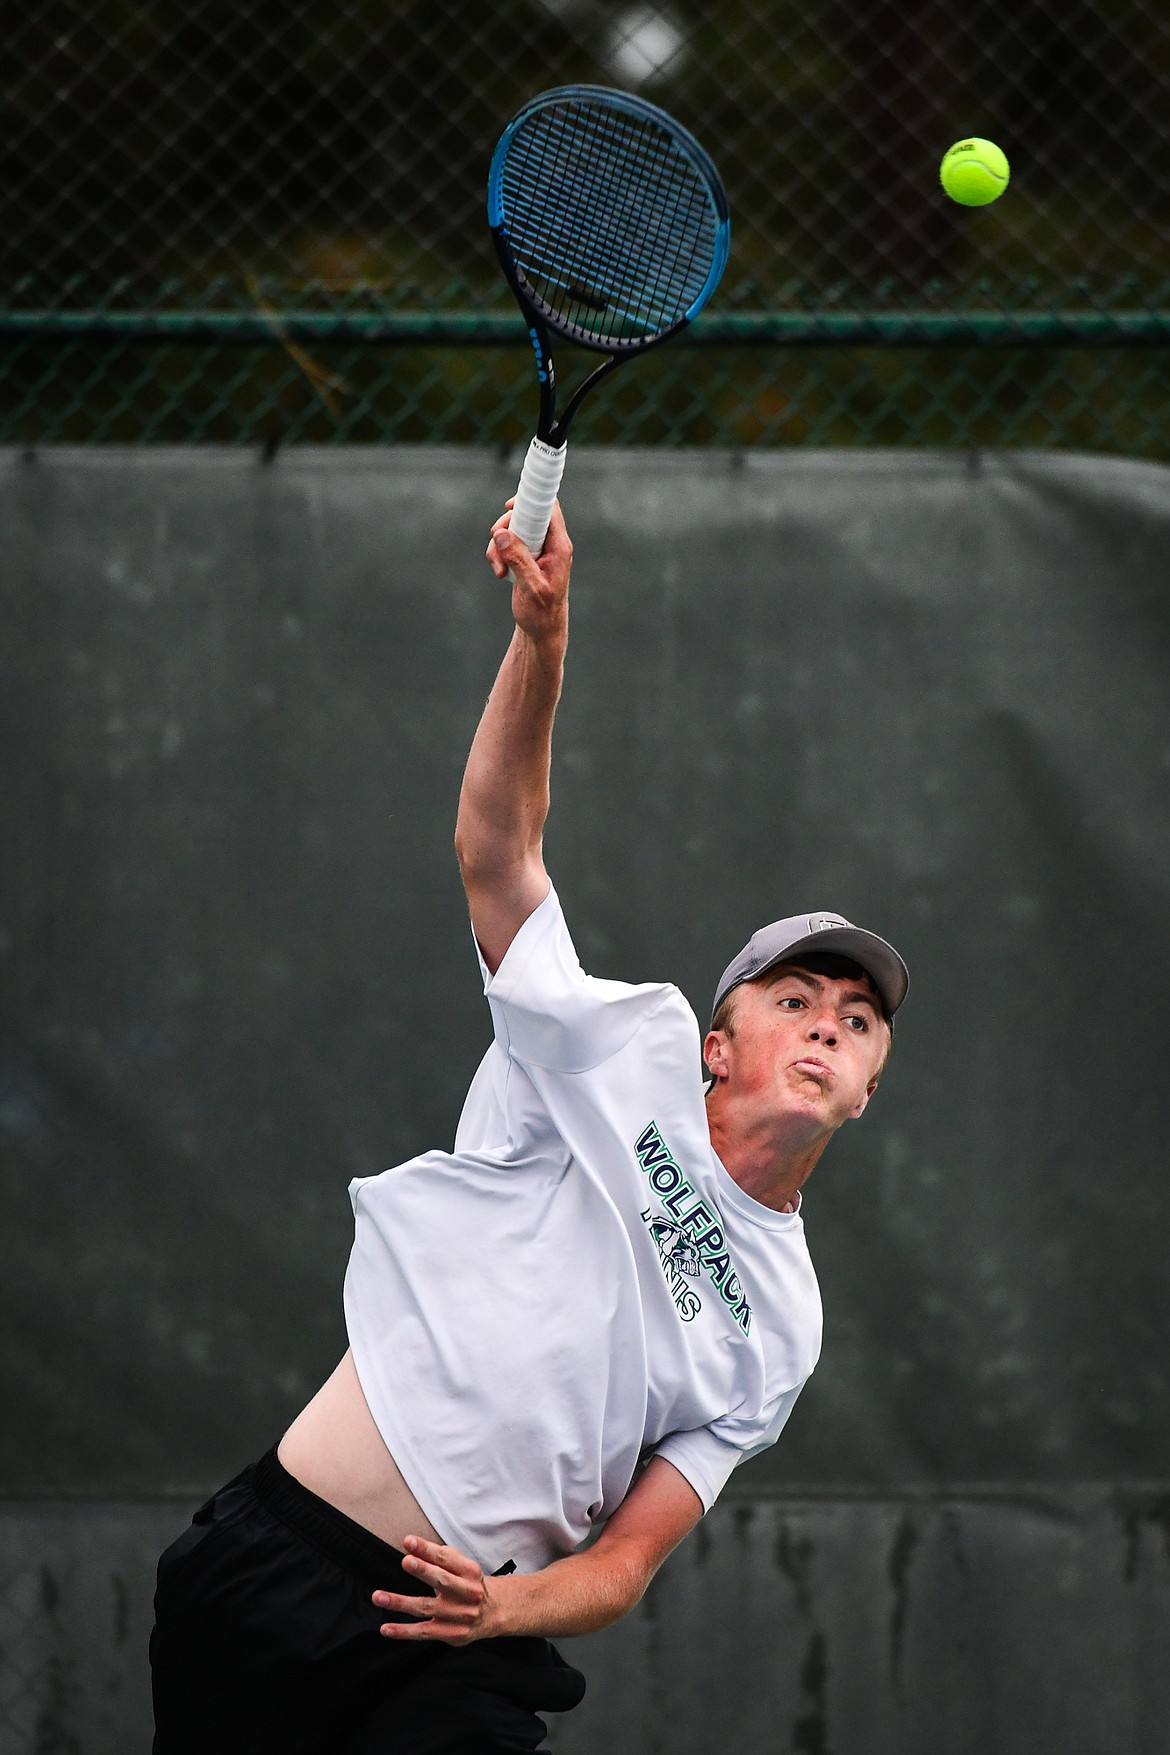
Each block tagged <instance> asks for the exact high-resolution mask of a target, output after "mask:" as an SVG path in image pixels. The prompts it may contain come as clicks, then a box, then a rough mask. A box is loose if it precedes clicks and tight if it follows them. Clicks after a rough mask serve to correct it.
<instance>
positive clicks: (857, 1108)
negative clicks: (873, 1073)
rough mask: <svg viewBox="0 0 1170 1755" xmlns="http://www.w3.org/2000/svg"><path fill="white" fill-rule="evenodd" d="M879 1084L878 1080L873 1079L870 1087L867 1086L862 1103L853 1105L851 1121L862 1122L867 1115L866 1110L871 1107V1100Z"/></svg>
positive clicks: (850, 1115)
mask: <svg viewBox="0 0 1170 1755" xmlns="http://www.w3.org/2000/svg"><path fill="white" fill-rule="evenodd" d="M877 1083H878V1082H877V1080H876V1079H873V1080H872V1081H871V1082H870V1083H869V1084H868V1085H866V1087H865V1096H864V1097H863V1098H862V1099H861V1101H860V1103H855V1104H854V1105H853V1108H852V1109H851V1110H850V1111H849V1119H850V1121H860V1120H861V1118H862V1116H863V1115H864V1114H865V1111H866V1109H867V1108H868V1107H869V1100H870V1098H871V1097H872V1096H873V1094H874V1092H875V1091H876V1090H877Z"/></svg>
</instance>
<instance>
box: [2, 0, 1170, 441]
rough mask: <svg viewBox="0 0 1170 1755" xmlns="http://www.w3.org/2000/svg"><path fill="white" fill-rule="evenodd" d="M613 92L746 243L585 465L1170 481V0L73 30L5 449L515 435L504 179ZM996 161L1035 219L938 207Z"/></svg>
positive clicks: (20, 136) (257, 1)
mask: <svg viewBox="0 0 1170 1755" xmlns="http://www.w3.org/2000/svg"><path fill="white" fill-rule="evenodd" d="M580 80H585V81H598V82H601V83H608V84H617V85H620V86H624V87H626V88H628V89H633V90H638V91H641V92H643V93H644V94H645V95H646V96H648V97H650V98H652V99H653V100H655V101H657V102H659V103H662V104H663V105H665V106H666V107H667V108H669V109H670V110H672V111H673V112H674V113H675V114H676V115H677V116H678V117H679V118H680V120H682V121H683V122H685V123H686V124H687V125H688V126H689V127H690V128H692V129H693V130H694V131H695V132H696V133H697V134H698V135H699V137H700V139H702V140H703V141H705V142H706V143H707V145H708V146H709V148H710V149H711V150H712V151H713V152H714V154H715V156H716V158H717V160H718V162H719V165H720V168H721V171H722V173H723V176H724V178H725V180H726V183H727V188H728V192H729V196H730V200H731V207H732V213H733V216H734V225H733V232H732V238H733V243H732V254H731V263H730V267H729V269H728V273H727V277H726V279H725V281H724V285H723V289H722V291H721V293H720V296H719V299H718V301H717V302H716V304H715V306H714V308H713V309H712V310H710V311H709V312H708V314H707V315H705V317H704V319H703V322H702V324H701V325H699V327H698V330H697V332H696V334H695V335H694V337H693V341H692V343H691V344H690V347H689V348H688V350H687V351H686V352H683V351H682V350H675V351H674V352H669V353H666V354H663V355H661V356H659V357H658V358H657V359H655V360H653V361H647V362H646V364H645V366H644V368H642V369H641V371H640V376H639V379H638V382H637V384H636V385H635V384H633V383H630V382H627V383H622V382H621V380H620V379H619V381H618V382H617V383H616V384H614V385H613V386H612V387H611V388H610V390H609V392H608V394H607V395H606V396H605V397H604V398H596V399H594V400H592V401H591V402H590V403H588V404H587V405H586V408H585V409H584V411H583V413H582V417H581V422H580V423H579V426H578V430H577V436H578V441H579V442H580V441H583V440H587V439H595V440H604V441H606V442H617V443H623V444H655V445H658V444H676V445H677V444H709V443H714V444H724V445H799V444H807V443H812V444H817V445H853V444H881V445H891V444H895V445H896V444H903V443H909V444H916V445H924V444H931V445H939V444H941V445H950V444H959V445H969V444H983V445H1053V444H1054V445H1063V446H1076V447H1091V448H1093V449H1103V450H1109V451H1116V452H1124V453H1128V454H1137V455H1145V456H1158V457H1161V456H1164V455H1165V449H1166V444H1167V438H1166V432H1165V423H1164V408H1163V403H1162V382H1163V377H1164V374H1165V361H1166V353H1165V349H1166V347H1167V342H1168V337H1167V329H1166V321H1165V312H1166V308H1167V303H1168V300H1167V286H1168V284H1170V236H1168V228H1167V224H1166V218H1165V215H1166V202H1165V192H1164V188H1163V178H1162V175H1161V171H1160V167H1161V165H1162V164H1163V163H1164V160H1165V155H1166V151H1167V142H1168V135H1170V117H1168V115H1167V108H1166V91H1167V83H1168V81H1170V23H1168V21H1167V19H1166V17H1165V13H1164V10H1163V9H1162V8H1161V7H1159V6H1158V5H1156V4H1154V3H1153V0H1111V3H1110V4H1105V0H1072V3H1071V4H1068V5H1062V6H1057V5H1056V4H1054V3H1053V0H1020V4H1018V5H1015V6H1010V7H1005V6H1002V5H996V4H991V3H990V0H973V3H972V4H971V5H968V6H963V7H956V6H948V5H945V4H939V3H938V0H909V3H908V4H905V5H893V4H886V3H885V0H857V3H856V4H851V5H844V4H838V3H837V0H813V3H812V4H809V5H801V6H797V5H790V4H785V3H784V0H712V3H711V4H707V5H695V4H688V3H686V0H681V3H679V4H671V5H669V6H666V5H664V6H663V7H662V8H658V7H656V6H653V5H647V4H625V3H623V0H503V3H502V4H498V5H493V6H490V7H485V6H483V5H482V4H479V3H478V0H413V3H411V4H401V3H397V0H384V3H383V4H377V3H376V0H339V3H338V4H336V5H333V6H330V7H329V8H325V7H324V6H322V5H321V4H320V3H319V0H308V3H304V0H302V3H300V4H286V3H281V4H277V3H276V0H248V3H247V4H244V5H239V4H229V3H228V0H202V3H200V4H194V5H191V6H186V7H183V8H182V9H181V10H176V9H175V8H173V7H169V6H164V5H161V4H150V3H148V0H124V3H123V4H114V3H112V0H106V3H105V4H101V5H98V6H90V7H79V6H77V5H70V4H64V3H62V0H46V3H45V4H44V5H40V6H37V7H35V8H30V9H28V10H26V11H25V12H24V13H23V14H22V15H21V16H20V17H18V18H16V19H14V21H13V23H12V26H11V28H10V32H9V37H8V50H7V56H6V67H5V72H4V78H3V93H2V101H0V115H2V117H3V131H2V137H0V289H2V296H3V310H2V311H0V338H2V339H3V341H4V344H5V358H4V367H3V376H2V378H0V433H2V434H3V435H4V436H6V437H8V438H9V439H11V440H12V441H14V442H17V443H35V442H38V441H40V440H54V441H57V440H70V441H88V440H92V439H101V440H118V441H120V442H135V441H139V440H151V441H157V440H166V441H181V442H185V441H188V440H193V439H194V440H203V439H211V440H219V441H231V442H236V441H247V440H253V439H261V440H266V441H268V442H270V443H277V442H282V441H284V440H312V441H314V442H333V441H343V442H344V441H364V442H376V441H386V440H400V441H413V442H427V443H429V442H433V441H435V440H448V441H485V440H486V441H490V442H493V443H501V442H510V441H513V440H516V439H519V438H520V437H521V436H522V434H523V433H524V432H525V431H526V429H527V425H528V421H529V413H528V400H527V394H526V392H527V379H526V367H527V361H526V360H525V359H524V358H523V357H521V356H520V355H518V353H517V352H516V349H517V348H518V347H521V346H522V345H523V338H522V329H521V326H520V325H519V323H518V321H517V319H516V316H515V314H514V311H513V309H512V308H511V307H510V303H509V296H508V294H507V292H506V289H505V288H504V287H503V285H502V283H501V281H500V277H499V275H498V273H497V272H496V269H495V266H494V257H493V254H492V251H491V248H490V244H489V239H488V235H487V229H486V226H485V223H484V183H485V168H484V167H485V166H486V164H487V162H488V159H489V157H490V154H491V149H492V146H493V144H494V142H495V140H496V138H497V136H498V134H499V131H500V126H501V123H502V121H503V120H505V119H506V118H507V117H508V116H509V115H511V114H512V113H513V111H514V110H515V109H516V108H518V107H519V105H520V103H521V102H522V101H523V100H524V99H526V98H527V97H529V96H530V95H531V94H532V93H533V92H535V91H538V90H541V89H543V88H545V87H547V86H552V85H557V84H562V83H568V82H571V81H580ZM964 134H982V135H984V136H987V137H989V138H991V139H994V140H997V141H1001V142H1003V143H1004V145H1005V147H1006V149H1007V151H1008V156H1009V158H1010V160H1011V161H1012V164H1013V167H1014V179H1013V182H1012V191H1011V192H1012V199H1011V201H1010V202H1001V203H1000V204H999V205H998V206H996V207H995V208H993V209H990V210H986V211H981V212H980V211H970V210H967V211H963V210H960V209H958V208H956V207H954V206H953V205H951V204H950V203H949V202H947V201H946V200H945V199H943V198H942V196H941V194H940V191H939V186H938V175H937V171H938V162H939V160H940V158H941V156H942V154H943V152H944V151H945V150H946V148H947V146H949V145H950V144H951V142H952V141H953V140H954V139H956V138H959V137H961V136H962V135H964ZM440 319H441V321H440ZM433 340H441V341H443V342H445V343H447V344H448V345H445V346H441V347H436V346H434V345H428V344H427V343H428V341H433ZM924 341H929V343H930V345H928V346H923V345H922V344H923V342H924ZM778 343H779V344H783V352H782V353H779V354H778V353H777V351H776V350H777V344H778ZM874 343H878V344H880V345H876V346H875V345H873V344H874ZM692 348H693V349H698V350H700V351H701V358H700V359H696V358H695V357H694V353H693V352H692V351H691V349H692Z"/></svg>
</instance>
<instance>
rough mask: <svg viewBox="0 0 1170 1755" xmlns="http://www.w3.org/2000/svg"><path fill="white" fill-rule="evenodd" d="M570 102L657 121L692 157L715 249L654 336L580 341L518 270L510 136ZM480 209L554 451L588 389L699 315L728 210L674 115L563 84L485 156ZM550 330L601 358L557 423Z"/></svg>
mask: <svg viewBox="0 0 1170 1755" xmlns="http://www.w3.org/2000/svg"><path fill="white" fill-rule="evenodd" d="M574 98H577V99H582V100H591V99H592V100H602V101H603V102H604V103H605V104H606V105H607V106H608V107H610V108H612V109H616V110H621V111H624V112H625V113H626V114H627V115H631V116H634V117H636V118H637V119H639V120H641V121H649V122H653V123H656V124H657V125H658V126H659V127H660V128H662V129H664V130H665V131H666V132H667V133H668V134H670V135H671V137H672V138H673V140H674V141H675V142H676V143H677V145H678V146H679V147H680V148H681V149H682V151H683V152H684V153H685V154H686V156H687V157H689V158H690V159H691V161H692V162H693V163H694V165H695V166H696V168H697V169H698V171H699V173H700V175H701V177H702V180H703V182H704V184H705V185H706V188H707V192H708V195H709V198H710V201H711V208H712V213H713V215H714V218H715V222H716V233H715V248H714V252H713V256H712V262H711V267H710V270H709V271H708V274H707V278H706V280H705V281H704V283H703V285H702V287H701V288H700V290H699V293H698V294H697V296H696V297H695V298H694V299H693V300H692V302H691V304H690V305H689V306H688V308H687V310H686V311H685V312H684V313H683V315H682V317H680V318H679V320H678V321H677V322H676V323H673V324H671V325H670V327H669V328H667V329H664V330H662V331H661V332H660V333H659V334H657V335H653V336H649V337H637V338H634V339H628V338H613V339H609V340H601V339H598V338H594V337H587V336H584V335H582V334H581V333H579V332H578V331H577V330H576V329H575V326H573V325H571V324H567V323H566V324H563V325H562V324H559V323H558V322H557V320H556V318H555V316H552V315H550V313H548V312H547V311H542V310H540V309H539V308H538V307H537V305H536V304H535V302H534V300H533V299H532V297H531V296H530V294H529V292H528V290H527V288H526V287H525V285H524V283H523V282H522V281H521V279H520V277H519V275H518V273H517V270H516V264H515V261H514V260H513V256H512V251H511V246H510V243H509V239H508V229H507V221H506V218H505V213H504V167H505V165H506V163H507V159H508V151H509V148H510V146H511V143H512V140H513V137H514V136H515V134H516V133H517V131H518V130H519V129H520V128H522V127H523V126H524V124H525V122H526V121H528V119H529V118H530V117H531V116H532V115H534V114H535V113H537V112H538V111H540V110H543V109H551V108H553V107H555V106H556V105H558V104H562V103H564V102H565V100H566V99H574ZM487 209H488V224H489V225H490V227H491V233H492V242H493V244H494V245H495V249H496V255H497V256H498V257H499V261H500V267H501V269H502V270H503V273H504V277H505V279H506V280H507V282H508V285H509V286H510V287H511V288H512V292H513V294H514V295H515V298H516V302H517V304H518V305H519V306H520V309H521V311H522V312H523V314H524V316H525V318H526V319H527V322H528V336H529V339H530V341H531V342H532V348H533V352H534V354H535V356H536V375H537V380H538V382H539V385H540V418H539V421H538V423H537V435H538V437H539V438H541V439H542V440H544V441H545V443H546V444H550V445H555V446H561V445H563V444H564V442H565V437H566V434H567V433H568V429H569V423H570V422H571V420H572V418H573V416H574V414H575V413H576V411H577V409H578V407H579V406H580V404H581V401H582V398H583V397H584V396H586V395H587V394H588V392H589V391H590V390H591V389H592V388H593V387H594V385H595V384H597V383H598V382H599V381H600V379H602V378H604V377H606V376H607V375H608V374H609V373H610V372H612V371H613V370H614V368H615V367H616V366H618V365H620V364H621V362H622V361H623V360H625V359H632V358H634V356H635V355H637V354H641V353H648V352H649V351H650V349H651V348H654V347H661V346H662V344H663V343H664V342H667V341H670V340H672V339H673V337H674V336H676V335H678V334H679V333H680V332H681V331H682V330H683V329H685V328H686V327H687V326H688V324H690V323H691V322H692V321H693V320H694V318H695V317H697V316H698V314H699V312H700V311H701V310H702V309H703V306H704V305H705V304H706V303H707V301H708V299H709V298H710V297H711V294H712V293H713V292H714V291H715V288H716V287H717V286H718V284H719V281H720V278H721V276H722V274H723V270H724V268H725V267H726V266H727V257H728V252H729V250H730V247H731V219H730V215H729V213H728V209H727V196H726V194H725V193H724V189H723V184H722V182H721V181H720V177H719V173H718V171H717V170H716V169H715V165H714V163H713V161H712V159H711V157H710V155H709V154H708V153H707V152H705V151H704V149H703V147H701V146H700V145H699V142H698V141H697V140H696V139H695V137H694V135H693V134H691V133H690V131H689V130H688V129H686V128H684V127H683V126H682V125H681V123H679V122H676V121H675V119H674V117H673V116H671V115H668V113H667V112H666V111H665V110H663V109H660V108H659V107H658V105H657V104H652V103H649V102H647V100H646V99H645V98H640V97H635V96H634V95H633V94H632V93H631V92H626V91H617V90H614V89H612V88H611V87H609V86H604V85H562V86H557V87H556V88H555V89H553V90H551V91H546V92H541V94H540V96H539V97H535V98H533V99H532V100H531V101H530V102H529V103H527V104H525V105H524V107H523V108H522V109H521V110H519V111H518V112H517V114H516V115H515V116H513V118H512V120H511V121H510V122H509V123H508V126H507V127H506V128H505V129H504V132H503V134H502V135H501V136H500V139H499V141H498V143H497V145H496V149H495V152H494V153H493V154H492V162H491V168H490V170H489V172H488V192H487ZM550 330H551V331H552V332H553V333H554V334H557V335H560V336H561V337H562V338H563V339H565V340H567V341H571V342H573V343H574V344H575V345H576V346H578V347H584V348H587V349H589V350H590V351H592V352H595V353H604V354H605V355H606V356H607V357H606V359H605V361H604V363H603V364H602V365H600V366H598V367H597V369H596V370H595V371H593V372H591V373H590V374H589V376H588V377H587V378H586V379H585V381H584V383H583V384H581V385H579V386H578V388H577V389H576V390H575V391H574V393H573V395H572V396H571V397H570V398H569V401H568V402H567V403H566V405H565V408H564V410H563V412H562V413H561V415H560V417H559V418H558V417H557V413H556V372H555V368H554V366H553V356H552V345H551V341H550V337H549V332H550Z"/></svg>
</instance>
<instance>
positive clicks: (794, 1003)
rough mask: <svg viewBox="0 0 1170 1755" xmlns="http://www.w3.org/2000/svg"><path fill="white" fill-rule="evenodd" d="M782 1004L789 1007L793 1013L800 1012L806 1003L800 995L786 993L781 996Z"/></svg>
mask: <svg viewBox="0 0 1170 1755" xmlns="http://www.w3.org/2000/svg"><path fill="white" fill-rule="evenodd" d="M780 1004H781V1005H786V1006H788V1008H789V1009H790V1010H791V1011H799V1009H800V1007H801V1006H802V1005H803V1004H804V1001H803V999H801V997H800V995H799V993H785V994H783V995H781V999H780Z"/></svg>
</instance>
